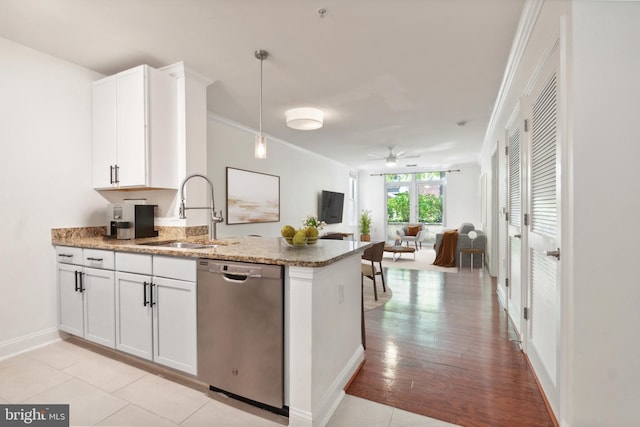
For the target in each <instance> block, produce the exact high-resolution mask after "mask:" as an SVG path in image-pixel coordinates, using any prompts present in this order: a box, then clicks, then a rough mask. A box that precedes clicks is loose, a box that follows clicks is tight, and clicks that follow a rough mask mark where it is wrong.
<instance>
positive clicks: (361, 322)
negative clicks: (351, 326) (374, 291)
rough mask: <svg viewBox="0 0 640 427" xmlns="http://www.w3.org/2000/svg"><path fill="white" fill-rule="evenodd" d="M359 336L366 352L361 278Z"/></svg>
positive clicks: (362, 283) (361, 280)
mask: <svg viewBox="0 0 640 427" xmlns="http://www.w3.org/2000/svg"><path fill="white" fill-rule="evenodd" d="M361 277H362V275H361ZM360 334H361V335H362V347H363V348H364V349H365V350H366V348H367V338H366V336H365V333H364V279H362V278H361V279H360Z"/></svg>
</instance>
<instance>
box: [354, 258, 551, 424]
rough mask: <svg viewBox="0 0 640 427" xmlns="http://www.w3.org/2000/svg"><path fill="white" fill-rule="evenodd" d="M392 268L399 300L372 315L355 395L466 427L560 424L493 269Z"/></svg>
mask: <svg viewBox="0 0 640 427" xmlns="http://www.w3.org/2000/svg"><path fill="white" fill-rule="evenodd" d="M385 270H386V275H385V278H386V279H387V286H389V287H391V288H392V289H393V298H392V299H391V301H390V302H388V303H387V304H386V305H385V306H383V307H381V308H378V309H375V310H371V311H368V312H367V313H366V314H365V323H366V344H367V348H366V352H365V355H366V361H365V363H364V365H363V367H362V369H361V370H360V372H359V373H358V374H357V375H356V377H355V378H354V380H353V381H352V383H351V384H350V385H349V387H348V389H347V393H348V394H351V395H354V396H358V397H362V398H365V399H369V400H372V401H375V402H379V403H384V404H387V405H391V406H394V407H396V408H400V409H404V410H407V411H410V412H414V413H418V414H422V415H426V416H429V417H433V418H437V419H440V420H443V421H447V422H450V423H455V424H460V425H463V426H491V427H495V426H518V427H521V426H536V427H541V426H553V425H554V422H553V421H552V418H551V416H550V415H549V412H548V411H547V408H546V406H545V404H544V401H543V397H542V395H541V393H540V392H539V390H538V388H537V385H536V383H535V378H534V376H533V374H532V372H531V370H530V368H529V366H528V364H527V362H526V359H525V357H524V355H523V354H522V352H521V351H520V350H519V346H518V343H517V342H515V341H514V340H516V339H517V336H516V334H515V332H514V330H513V328H512V326H511V324H510V322H508V321H507V317H506V314H505V312H504V311H503V309H502V307H501V306H500V304H499V302H498V299H497V296H496V286H495V284H494V283H492V280H491V278H490V277H489V275H488V274H487V273H486V271H485V272H481V271H479V270H477V269H476V270H474V271H473V272H471V271H470V270H469V269H466V270H463V271H461V272H460V273H440V272H431V271H419V270H406V269H398V268H389V269H385ZM381 291H382V289H380V290H379V292H381Z"/></svg>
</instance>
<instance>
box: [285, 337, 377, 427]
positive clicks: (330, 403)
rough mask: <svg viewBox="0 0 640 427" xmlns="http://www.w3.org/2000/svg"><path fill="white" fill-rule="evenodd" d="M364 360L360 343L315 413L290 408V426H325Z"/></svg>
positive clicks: (316, 406) (317, 406)
mask: <svg viewBox="0 0 640 427" xmlns="http://www.w3.org/2000/svg"><path fill="white" fill-rule="evenodd" d="M363 360H364V348H363V347H362V346H361V345H360V346H358V348H357V349H356V351H355V353H353V355H352V356H351V358H350V359H349V361H348V362H347V364H346V365H345V366H344V368H342V370H341V371H340V373H339V374H338V375H337V376H336V378H335V379H334V380H333V381H332V382H331V385H330V386H329V388H328V389H327V391H326V392H325V393H324V395H323V396H322V398H320V400H319V402H318V404H317V405H314V406H315V408H317V409H315V410H314V411H313V413H309V412H307V411H301V410H298V409H296V408H291V407H290V408H289V427H311V426H314V427H316V426H318V427H324V426H326V425H327V423H328V422H329V420H330V419H331V416H332V415H333V413H334V412H335V411H336V409H337V408H338V405H340V402H342V399H343V398H344V396H345V392H344V388H345V386H346V385H347V383H348V382H349V381H350V380H351V378H352V377H353V375H354V374H355V373H356V371H357V370H358V367H359V366H360V364H361V363H362V361H363Z"/></svg>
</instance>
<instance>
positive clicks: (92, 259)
mask: <svg viewBox="0 0 640 427" xmlns="http://www.w3.org/2000/svg"><path fill="white" fill-rule="evenodd" d="M103 260H104V258H94V257H90V256H88V257H87V261H97V262H102V261H103Z"/></svg>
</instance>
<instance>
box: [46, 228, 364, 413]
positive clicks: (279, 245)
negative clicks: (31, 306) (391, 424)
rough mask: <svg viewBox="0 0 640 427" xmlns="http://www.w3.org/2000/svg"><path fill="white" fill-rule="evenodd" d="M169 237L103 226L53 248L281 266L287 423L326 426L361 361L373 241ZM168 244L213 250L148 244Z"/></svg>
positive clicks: (64, 236) (75, 233)
mask: <svg viewBox="0 0 640 427" xmlns="http://www.w3.org/2000/svg"><path fill="white" fill-rule="evenodd" d="M167 236H168V235H167V234H166V233H163V232H162V231H161V233H160V236H159V237H157V238H146V239H136V240H115V239H106V238H104V237H103V236H102V235H101V233H100V228H99V227H98V228H97V229H96V230H91V229H54V230H52V236H51V238H52V244H53V245H54V246H56V247H57V248H62V249H64V248H82V249H83V250H89V251H90V250H99V251H113V252H114V253H115V254H116V255H117V254H150V255H152V256H154V257H156V256H158V257H161V258H165V257H170V259H179V258H185V259H212V260H224V261H236V262H244V263H257V264H271V265H280V266H283V268H284V402H285V405H286V406H288V408H289V425H291V426H322V425H325V424H326V423H327V422H328V420H329V418H330V417H331V415H332V414H333V412H334V410H335V408H336V407H337V406H338V404H339V403H340V400H341V399H342V397H343V395H344V387H345V385H346V384H347V382H348V381H349V379H350V378H351V377H352V376H353V375H354V374H355V372H356V371H357V369H358V367H359V366H360V364H361V363H362V361H363V360H364V349H363V347H362V344H361V327H360V326H361V323H360V322H361V287H360V275H361V273H360V258H361V255H362V252H363V251H364V249H365V248H367V247H368V246H369V245H370V243H364V242H362V243H361V242H354V241H351V240H348V241H346V240H345V241H340V240H320V241H318V243H317V244H315V245H311V246H308V247H304V248H291V247H288V246H287V245H286V244H285V243H284V242H283V241H282V239H280V238H268V237H238V238H225V239H219V240H216V241H210V240H208V239H207V237H206V236H203V235H196V236H191V237H187V236H186V235H185V236H183V237H177V238H174V237H167ZM168 240H179V241H181V242H188V243H201V244H203V245H206V246H208V247H204V248H177V247H167V246H161V245H149V244H148V243H154V242H163V241H168ZM57 253H58V255H60V253H61V252H60V251H57ZM117 259H118V258H117V257H116V262H115V266H114V270H115V271H116V272H117V271H118V268H119V267H118V262H117ZM59 261H60V260H59ZM196 376H197V375H196Z"/></svg>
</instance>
